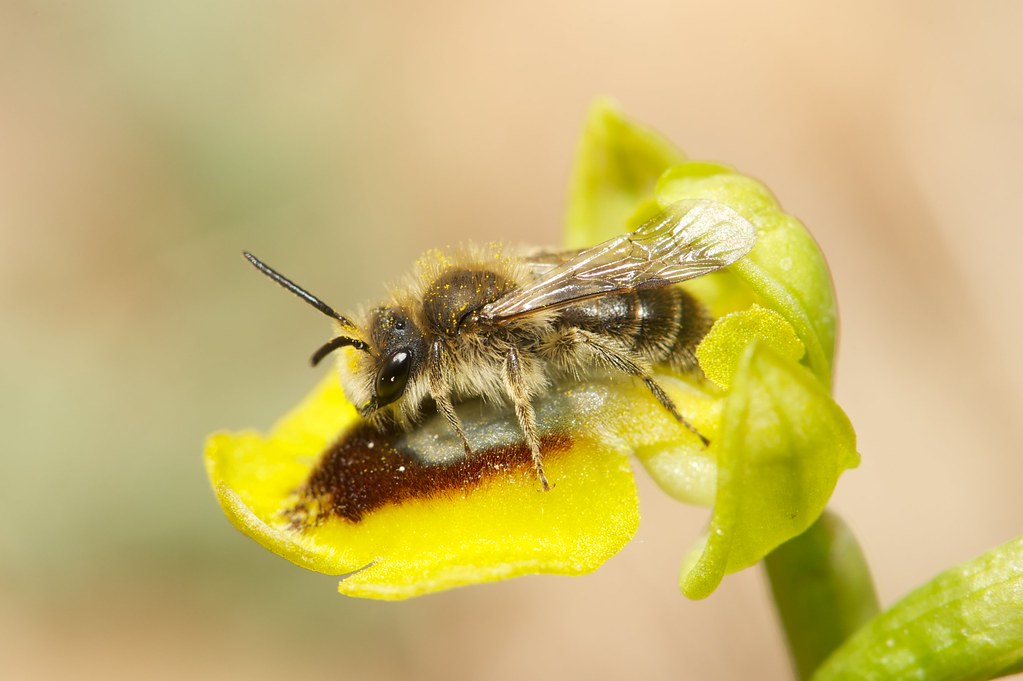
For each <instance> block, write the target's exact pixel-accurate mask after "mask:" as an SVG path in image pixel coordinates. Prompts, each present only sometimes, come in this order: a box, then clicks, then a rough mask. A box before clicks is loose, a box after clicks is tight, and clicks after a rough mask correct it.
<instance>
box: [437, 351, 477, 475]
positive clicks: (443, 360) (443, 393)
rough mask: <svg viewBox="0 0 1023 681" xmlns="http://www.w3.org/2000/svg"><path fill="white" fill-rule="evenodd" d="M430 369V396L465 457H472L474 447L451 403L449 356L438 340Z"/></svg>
mask: <svg viewBox="0 0 1023 681" xmlns="http://www.w3.org/2000/svg"><path fill="white" fill-rule="evenodd" d="M429 364H430V366H429V368H428V369H427V380H428V381H429V387H430V396H431V397H433V401H434V402H436V403H437V409H439V410H440V413H442V414H444V418H446V419H447V420H448V423H450V424H451V428H452V429H453V430H454V431H455V433H456V434H457V435H458V437H459V439H461V441H462V446H463V447H464V448H465V455H466V456H472V447H470V446H469V438H467V437H466V436H465V429H464V428H463V427H462V422H461V420H459V418H458V413H457V412H456V411H455V405H454V403H453V402H452V401H451V389H450V388H449V387H448V382H447V379H446V378H445V376H447V374H448V371H447V355H446V354H445V352H444V345H443V342H442V341H441V340H440V339H439V338H438V339H437V340H435V341H434V342H433V345H431V346H430V355H429Z"/></svg>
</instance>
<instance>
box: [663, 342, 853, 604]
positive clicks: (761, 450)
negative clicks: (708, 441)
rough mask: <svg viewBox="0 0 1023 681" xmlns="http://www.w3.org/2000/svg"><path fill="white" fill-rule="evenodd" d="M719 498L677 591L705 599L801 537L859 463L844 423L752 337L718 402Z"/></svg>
mask: <svg viewBox="0 0 1023 681" xmlns="http://www.w3.org/2000/svg"><path fill="white" fill-rule="evenodd" d="M711 449H712V451H716V454H717V457H718V473H717V498H716V502H715V505H714V511H713V514H712V516H711V521H710V527H709V530H708V532H707V534H706V535H705V537H704V538H703V539H702V540H701V541H700V542H699V543H698V545H697V547H696V548H695V549H694V550H693V551H691V553H690V555H689V557H688V558H687V559H686V561H685V563H684V564H683V567H682V572H681V577H680V583H681V588H682V592H683V593H684V594H685V595H686V596H688V597H690V598H704V597H706V596H708V595H709V594H710V593H711V592H712V591H713V590H714V589H715V588H716V587H717V585H718V584H719V583H720V581H721V578H722V577H723V576H724V575H725V574H729V573H732V572H737V571H738V570H742V569H744V568H747V567H750V566H751V565H753V564H755V563H756V562H758V561H759V560H760V559H761V558H763V557H764V556H765V555H767V554H768V553H769V552H770V551H771V550H773V549H774V548H775V547H777V546H778V545H780V544H782V543H783V542H786V541H788V540H789V539H791V538H793V537H795V536H797V535H799V534H801V533H802V532H803V531H805V530H806V529H807V528H808V527H809V526H810V525H811V524H812V523H813V522H814V521H815V520H817V518H818V517H819V516H820V514H821V512H822V511H823V510H824V506H825V504H826V503H827V501H828V499H829V497H830V496H831V493H832V491H833V490H834V487H835V484H836V482H837V481H838V477H839V476H840V475H841V474H842V472H843V471H845V470H846V469H848V468H852V467H855V466H856V465H857V464H858V463H859V455H858V454H857V453H856V436H855V433H854V432H853V429H852V426H851V425H850V423H849V419H848V418H847V417H846V415H845V414H844V413H843V412H842V410H841V408H839V406H838V405H837V404H835V402H834V400H832V399H831V396H830V395H829V394H828V392H827V390H826V389H825V388H824V386H822V385H821V383H820V382H819V381H818V380H817V379H816V377H815V376H814V375H813V374H812V373H811V372H810V371H808V370H807V369H806V368H805V367H803V366H802V365H800V364H797V363H796V362H794V361H793V360H791V359H788V358H786V357H783V356H781V355H779V354H778V353H777V352H775V351H774V350H773V349H771V348H770V347H769V346H768V345H767V344H765V343H763V342H762V341H759V340H754V341H753V342H752V343H750V344H749V345H748V346H747V347H746V349H745V351H744V352H743V355H742V358H741V359H740V361H739V365H738V369H737V370H736V372H735V376H734V377H733V379H732V387H731V390H730V391H729V392H728V393H727V394H726V396H725V405H724V412H723V414H722V423H721V428H720V431H719V435H718V439H717V441H716V442H714V443H713V444H712V445H711Z"/></svg>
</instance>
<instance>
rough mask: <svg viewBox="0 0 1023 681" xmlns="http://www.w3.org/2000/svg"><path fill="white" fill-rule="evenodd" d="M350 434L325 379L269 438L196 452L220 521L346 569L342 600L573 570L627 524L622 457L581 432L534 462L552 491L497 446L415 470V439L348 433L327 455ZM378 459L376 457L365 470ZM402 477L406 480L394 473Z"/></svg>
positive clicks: (606, 551)
mask: <svg viewBox="0 0 1023 681" xmlns="http://www.w3.org/2000/svg"><path fill="white" fill-rule="evenodd" d="M353 426H355V414H354V409H352V407H351V406H350V405H348V404H347V403H346V402H345V401H344V397H343V395H342V393H341V389H340V387H339V385H338V381H337V378H336V377H335V376H330V377H328V379H327V380H325V381H324V382H323V383H322V384H321V385H320V386H319V387H318V388H317V389H316V390H315V391H314V393H313V394H312V395H311V396H310V397H309V398H308V399H307V400H306V401H305V402H303V403H302V404H301V405H300V406H299V407H298V408H297V409H296V410H295V411H294V412H292V414H290V415H289V416H288V417H286V418H285V419H284V420H283V421H282V422H281V423H280V424H279V425H278V426H276V427H275V428H274V429H273V430H272V431H271V432H270V434H269V435H267V436H265V437H264V436H261V435H259V434H256V433H239V434H227V433H222V434H217V435H214V436H212V437H211V438H210V439H209V441H208V442H207V446H206V455H205V458H206V468H207V472H208V474H209V478H210V482H211V483H212V485H213V488H214V490H215V492H216V494H217V498H218V500H219V501H220V504H221V506H222V507H223V509H224V512H225V513H226V514H227V516H228V518H229V519H230V520H231V522H232V523H233V524H234V525H235V526H236V527H237V528H238V529H240V530H241V531H242V532H244V533H246V534H247V535H249V536H250V537H252V538H253V539H255V540H256V541H258V542H259V543H260V544H262V545H263V546H265V547H266V548H268V549H270V550H271V551H273V552H274V553H277V554H278V555H280V556H282V557H284V558H287V559H288V560H290V561H292V562H294V563H297V564H299V565H301V566H303V567H306V568H309V569H311V570H316V571H319V572H324V573H327V574H335V575H348V576H346V577H345V578H344V579H343V580H342V581H341V583H340V585H339V590H340V591H341V593H344V594H347V595H351V596H361V597H367V598H380V599H401V598H408V597H410V596H417V595H421V594H426V593H430V592H433V591H438V590H441V589H448V588H452V587H456V586H461V585H464V584H472V583H478V582H486V581H492V580H496V579H504V578H508V577H514V576H517V575H523V574H532V573H558V574H582V573H585V572H590V571H592V570H594V569H596V568H597V567H598V566H599V565H600V564H602V563H603V562H604V561H605V560H607V559H608V558H609V557H611V556H612V555H614V554H615V553H617V552H618V551H619V550H620V549H621V547H622V546H623V545H624V544H625V543H626V542H627V541H628V540H629V539H630V538H631V537H632V535H633V534H634V533H635V530H636V527H637V525H638V522H639V515H638V509H637V502H636V493H635V486H634V483H633V479H632V474H631V471H630V469H629V464H628V460H627V458H626V457H625V455H624V453H623V452H620V451H614V450H609V448H608V447H607V446H606V445H604V444H602V443H600V442H597V441H595V440H593V439H588V438H586V437H585V436H583V435H581V434H578V433H567V434H564V435H563V436H559V437H561V440H560V441H557V442H554V443H553V445H552V449H554V450H558V449H559V442H560V451H558V452H557V453H556V454H553V455H551V456H550V457H549V458H547V459H545V466H546V468H547V474H548V477H549V478H550V479H551V480H552V481H555V483H556V484H555V487H554V488H553V489H552V490H550V491H549V492H543V491H542V490H541V489H540V488H539V482H538V481H537V479H536V478H535V475H534V474H533V473H532V471H531V470H530V466H529V465H528V456H526V457H523V456H522V454H523V453H524V452H519V453H518V454H517V455H516V454H514V453H513V452H512V451H511V450H509V449H508V448H504V449H502V448H501V447H496V448H494V449H493V450H486V451H483V452H480V453H479V465H475V463H474V464H473V466H466V465H465V461H464V459H462V460H458V459H455V460H454V461H447V462H445V461H429V462H425V463H424V461H422V460H420V459H419V455H420V454H422V455H424V456H426V455H430V453H429V452H424V451H423V449H422V448H421V447H420V446H419V445H417V444H416V441H414V440H410V441H405V440H400V442H402V443H403V444H401V445H400V446H399V445H395V447H394V451H391V450H389V449H386V448H387V447H390V446H391V445H394V442H392V441H391V440H388V438H387V437H386V436H381V437H377V436H373V438H374V439H362V440H359V439H358V438H353V437H352V435H351V432H352V431H350V430H349V431H348V435H347V436H346V438H345V439H344V441H345V442H348V443H349V444H350V446H349V447H348V449H347V450H345V451H344V452H341V453H340V454H339V453H338V452H339V450H338V447H337V445H335V443H334V441H335V440H336V439H337V438H338V437H339V435H341V434H342V433H344V432H345V431H346V429H350V428H352V427H353ZM466 426H467V428H468V429H469V430H470V433H472V432H473V429H478V428H481V427H483V425H481V423H480V422H475V421H469V422H467V423H466ZM486 426H487V427H489V428H497V426H495V424H494V423H493V422H489V423H487V424H486ZM427 427H429V426H427ZM552 437H553V436H552ZM427 439H428V438H427ZM434 439H436V438H434ZM352 442H355V444H354V445H352V444H351V443H352ZM371 443H373V444H371ZM374 444H375V445H376V446H375V447H374ZM359 447H361V450H360V449H359ZM512 449H514V447H513V448H512ZM520 449H521V447H520ZM515 451H518V450H515ZM378 455H379V457H388V458H387V461H386V464H385V466H383V467H377V468H376V469H374V468H373V466H374V461H375V460H376V459H375V458H374V457H377V456H378ZM359 456H362V457H363V458H362V459H361V460H359V461H361V463H351V462H352V461H356V460H357V457H359ZM374 470H376V471H381V470H382V471H383V475H384V477H383V478H381V477H380V475H378V474H377V473H374ZM401 476H406V477H407V478H409V479H410V481H411V482H409V483H404V482H402V481H398V480H394V479H393V478H398V477H401ZM311 481H318V482H316V483H314V484H311ZM403 485H404V486H403ZM381 490H383V492H381ZM367 500H375V501H374V502H373V503H369V501H367Z"/></svg>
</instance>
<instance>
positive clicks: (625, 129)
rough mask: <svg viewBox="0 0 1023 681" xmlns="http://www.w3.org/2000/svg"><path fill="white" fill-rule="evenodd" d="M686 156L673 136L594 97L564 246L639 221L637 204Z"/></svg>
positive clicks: (586, 243) (582, 141) (624, 228)
mask: <svg viewBox="0 0 1023 681" xmlns="http://www.w3.org/2000/svg"><path fill="white" fill-rule="evenodd" d="M684 161H685V156H684V155H683V154H682V152H681V151H679V150H678V149H677V148H676V147H675V146H674V145H673V144H672V143H671V142H669V141H668V140H666V139H665V138H663V137H661V136H660V135H658V134H657V133H656V132H654V131H652V130H649V129H648V128H644V127H642V126H640V125H637V124H636V123H633V122H632V121H630V120H629V119H628V118H626V117H625V116H623V115H622V114H621V112H620V111H619V110H618V108H617V107H616V106H614V105H613V104H612V103H611V102H609V101H607V100H603V99H602V100H598V101H597V102H595V103H594V104H593V106H592V107H591V108H590V111H589V114H588V115H587V118H586V123H585V125H584V126H583V134H582V138H581V139H580V141H579V148H578V151H577V153H576V161H575V167H574V169H573V172H572V180H571V185H570V188H569V202H568V216H567V221H566V229H565V237H564V238H565V246H566V247H568V248H582V247H585V246H592V245H593V244H596V243H598V242H601V241H605V240H607V239H611V238H613V237H616V236H619V235H620V234H622V233H624V232H625V231H627V229H628V227H629V226H632V227H635V226H638V224H639V223H637V222H635V219H634V215H635V214H636V212H637V207H639V206H640V205H641V204H642V203H643V202H644V201H648V200H650V199H652V198H653V196H654V186H655V185H656V184H657V181H658V178H660V177H661V175H662V174H663V173H664V171H665V170H666V169H667V168H669V167H670V166H673V165H676V164H679V163H683V162H684ZM653 212H656V210H653V211H649V213H653Z"/></svg>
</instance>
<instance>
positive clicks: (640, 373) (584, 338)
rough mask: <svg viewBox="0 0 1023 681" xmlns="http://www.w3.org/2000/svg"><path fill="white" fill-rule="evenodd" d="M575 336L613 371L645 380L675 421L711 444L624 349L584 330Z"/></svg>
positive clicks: (579, 330)
mask: <svg viewBox="0 0 1023 681" xmlns="http://www.w3.org/2000/svg"><path fill="white" fill-rule="evenodd" d="M575 335H576V338H577V339H578V340H580V341H581V342H583V343H585V344H586V345H587V346H588V347H589V348H590V350H592V351H593V353H594V354H595V355H596V356H597V358H598V359H600V360H601V361H602V362H604V363H605V364H606V365H608V366H609V367H611V368H613V369H617V370H618V371H621V372H623V373H626V374H629V375H631V376H635V377H637V378H641V379H643V382H644V383H646V387H647V388H649V389H650V392H652V393H653V394H654V397H656V398H657V401H658V402H660V403H661V404H662V405H663V406H664V408H665V409H667V410H668V412H669V413H670V414H671V415H672V416H674V417H675V420H676V421H678V422H679V423H681V424H682V425H683V426H685V427H686V428H687V429H689V430H690V431H691V432H692V433H693V434H694V435H696V437H698V438H700V442H702V443H703V446H704V447H706V446H707V445H709V444H710V440H708V439H707V438H705V437H704V436H703V434H702V433H701V432H700V431H698V430H696V427H695V426H693V424H691V423H689V421H688V420H686V418H685V417H684V416H682V414H680V413H679V411H678V409H677V408H676V407H675V403H674V402H673V401H672V399H671V398H670V397H668V394H667V393H666V392H664V388H662V387H661V385H660V384H659V383H658V382H657V381H655V380H654V378H653V376H651V375H650V373H649V372H648V371H647V370H646V369H645V368H644V367H643V366H642V365H641V364H640V363H639V362H638V361H637V360H636V359H634V358H633V357H631V355H630V353H629V352H628V351H627V350H625V349H624V348H621V347H618V344H617V343H613V342H609V341H607V340H605V339H603V338H601V337H600V336H598V335H597V334H594V333H590V332H588V331H584V330H582V329H575Z"/></svg>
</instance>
